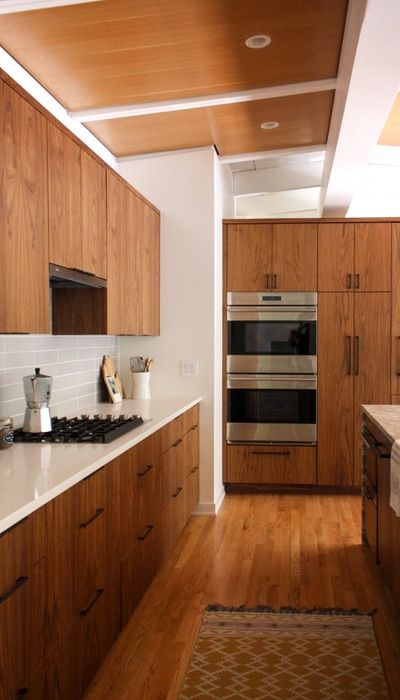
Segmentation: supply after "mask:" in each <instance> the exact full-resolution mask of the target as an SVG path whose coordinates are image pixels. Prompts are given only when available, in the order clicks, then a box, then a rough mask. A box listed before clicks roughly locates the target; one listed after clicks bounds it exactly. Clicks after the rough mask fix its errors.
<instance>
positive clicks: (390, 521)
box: [377, 457, 397, 588]
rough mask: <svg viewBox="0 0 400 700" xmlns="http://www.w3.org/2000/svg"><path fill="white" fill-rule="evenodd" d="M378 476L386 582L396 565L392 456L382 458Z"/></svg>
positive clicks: (381, 560)
mask: <svg viewBox="0 0 400 700" xmlns="http://www.w3.org/2000/svg"><path fill="white" fill-rule="evenodd" d="M377 476H378V563H379V564H380V565H381V569H382V574H383V578H384V580H385V583H386V584H389V588H391V585H390V584H391V583H392V579H393V570H394V567H395V557H397V553H395V550H394V528H393V525H394V523H395V518H396V514H395V512H394V511H393V510H392V508H391V507H390V458H382V457H381V458H380V459H378V464H377Z"/></svg>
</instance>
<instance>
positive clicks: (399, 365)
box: [397, 335, 400, 377]
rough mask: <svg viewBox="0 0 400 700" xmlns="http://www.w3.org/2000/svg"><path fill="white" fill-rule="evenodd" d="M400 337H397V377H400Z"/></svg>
mask: <svg viewBox="0 0 400 700" xmlns="http://www.w3.org/2000/svg"><path fill="white" fill-rule="evenodd" d="M399 342H400V335H398V336H397V376H398V377H400V352H399Z"/></svg>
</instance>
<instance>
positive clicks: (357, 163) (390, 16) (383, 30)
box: [321, 0, 400, 216]
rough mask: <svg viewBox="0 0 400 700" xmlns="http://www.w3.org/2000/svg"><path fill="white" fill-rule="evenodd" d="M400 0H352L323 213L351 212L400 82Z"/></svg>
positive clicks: (330, 136) (326, 178) (337, 96)
mask: <svg viewBox="0 0 400 700" xmlns="http://www.w3.org/2000/svg"><path fill="white" fill-rule="evenodd" d="M399 26H400V3H399V0H368V2H367V3H365V0H351V1H350V5H349V13H348V20H347V22H346V28H345V35H344V41H343V50H342V56H341V61H340V66H339V74H338V85H337V90H336V94H335V101H334V106H333V112H332V119H331V127H330V132H329V136H328V143H327V155H326V160H325V168H324V173H323V181H322V182H323V188H322V192H321V210H322V215H323V216H345V215H346V213H347V211H348V208H349V206H350V203H351V200H352V198H353V195H354V193H355V191H356V189H357V185H358V183H359V182H360V181H361V179H362V175H363V173H364V171H365V169H366V167H367V164H368V160H369V157H370V155H371V153H372V152H373V150H374V148H375V146H376V144H377V142H378V139H379V136H380V133H381V131H382V128H383V126H384V123H385V121H386V118H387V116H388V114H389V112H390V109H391V106H392V104H393V101H394V98H395V97H396V94H397V92H398V89H399V83H400V42H399Z"/></svg>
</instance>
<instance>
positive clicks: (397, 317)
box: [392, 223, 400, 403]
mask: <svg viewBox="0 0 400 700" xmlns="http://www.w3.org/2000/svg"><path fill="white" fill-rule="evenodd" d="M392 280H393V286H392V394H394V395H396V394H397V395H399V394H400V224H398V223H393V224H392ZM392 403H393V399H392ZM396 403H398V402H397V401H396Z"/></svg>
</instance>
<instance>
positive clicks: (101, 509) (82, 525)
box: [79, 508, 104, 527]
mask: <svg viewBox="0 0 400 700" xmlns="http://www.w3.org/2000/svg"><path fill="white" fill-rule="evenodd" d="M102 513H104V508H98V509H97V510H96V512H95V514H94V515H92V517H91V518H89V520H85V522H83V523H79V527H87V526H88V525H90V523H92V522H93V520H96V518H98V517H99V515H101V514H102Z"/></svg>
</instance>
